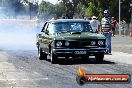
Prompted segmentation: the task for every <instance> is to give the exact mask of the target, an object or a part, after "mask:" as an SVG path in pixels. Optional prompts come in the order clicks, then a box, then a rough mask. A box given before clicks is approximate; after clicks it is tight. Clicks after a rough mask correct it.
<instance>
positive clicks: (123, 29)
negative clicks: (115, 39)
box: [122, 19, 127, 37]
mask: <svg viewBox="0 0 132 88" xmlns="http://www.w3.org/2000/svg"><path fill="white" fill-rule="evenodd" d="M126 29H127V23H126V21H125V19H123V20H122V32H123V37H124V36H125V33H126Z"/></svg>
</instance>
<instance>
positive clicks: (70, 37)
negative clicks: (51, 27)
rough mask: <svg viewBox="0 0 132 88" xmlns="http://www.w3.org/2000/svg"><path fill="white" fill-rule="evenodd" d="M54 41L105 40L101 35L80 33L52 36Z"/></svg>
mask: <svg viewBox="0 0 132 88" xmlns="http://www.w3.org/2000/svg"><path fill="white" fill-rule="evenodd" d="M52 37H53V38H54V40H85V39H105V36H104V35H102V34H96V33H90V32H82V33H75V34H74V33H73V34H71V33H60V34H54V35H53V36H52Z"/></svg>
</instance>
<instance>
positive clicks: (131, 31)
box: [129, 29, 132, 37]
mask: <svg viewBox="0 0 132 88" xmlns="http://www.w3.org/2000/svg"><path fill="white" fill-rule="evenodd" d="M129 32H130V34H129V37H132V29H130V31H129Z"/></svg>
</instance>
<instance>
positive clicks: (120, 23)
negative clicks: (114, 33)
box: [119, 0, 121, 35]
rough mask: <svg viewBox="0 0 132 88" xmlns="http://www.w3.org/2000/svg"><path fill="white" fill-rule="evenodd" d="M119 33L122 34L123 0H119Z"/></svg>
mask: <svg viewBox="0 0 132 88" xmlns="http://www.w3.org/2000/svg"><path fill="white" fill-rule="evenodd" d="M119 35H121V0H119Z"/></svg>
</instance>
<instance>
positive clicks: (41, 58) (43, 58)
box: [38, 46, 47, 60]
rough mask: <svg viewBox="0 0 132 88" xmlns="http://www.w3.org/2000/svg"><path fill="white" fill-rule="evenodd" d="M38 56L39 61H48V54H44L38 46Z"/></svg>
mask: <svg viewBox="0 0 132 88" xmlns="http://www.w3.org/2000/svg"><path fill="white" fill-rule="evenodd" d="M38 56H39V60H46V59H47V54H46V53H44V52H43V50H42V48H40V46H38Z"/></svg>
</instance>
